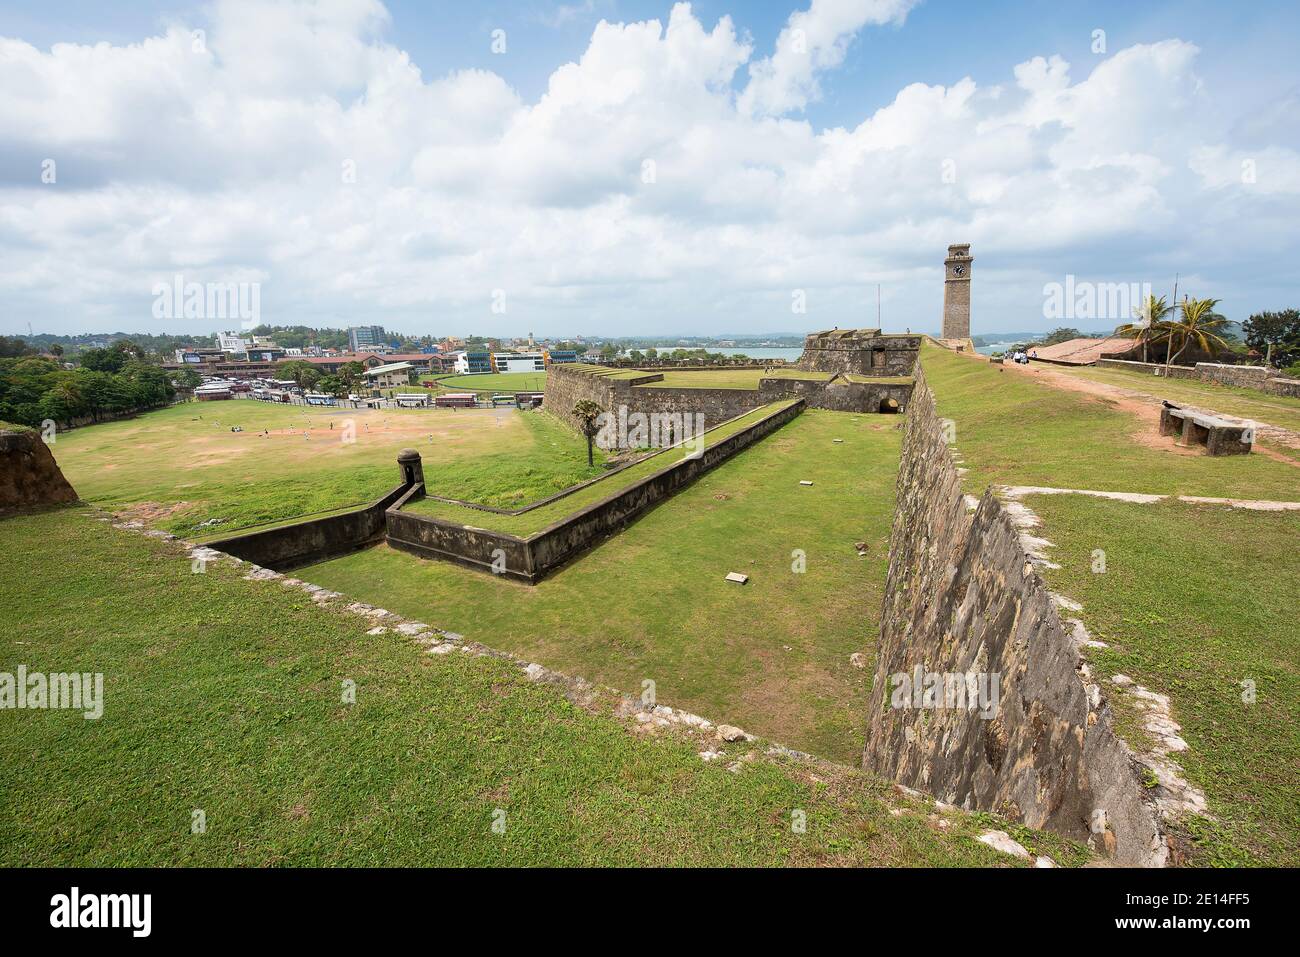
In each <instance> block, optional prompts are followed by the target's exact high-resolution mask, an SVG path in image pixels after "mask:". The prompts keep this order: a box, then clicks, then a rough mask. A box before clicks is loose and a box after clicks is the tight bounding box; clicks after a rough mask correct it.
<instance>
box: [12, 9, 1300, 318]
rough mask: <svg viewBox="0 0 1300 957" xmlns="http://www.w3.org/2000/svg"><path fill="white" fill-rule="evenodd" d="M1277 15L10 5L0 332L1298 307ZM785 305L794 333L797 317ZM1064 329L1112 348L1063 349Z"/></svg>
mask: <svg viewBox="0 0 1300 957" xmlns="http://www.w3.org/2000/svg"><path fill="white" fill-rule="evenodd" d="M1298 41H1300V5H1297V4H1295V3H1293V2H1277V3H1270V2H1260V3H1251V4H1227V3H1197V2H1182V3H1161V2H1150V3H1142V4H1133V3H1129V2H1123V3H1119V2H1116V3H1092V4H1088V5H1086V8H1085V7H1084V5H1072V4H1066V3H1055V4H1044V3H1038V2H1001V0H982V2H978V3H975V2H965V3H956V2H948V0H812V2H811V5H809V0H786V2H785V3H755V2H753V0H747V2H744V3H740V2H737V0H730V2H703V3H694V4H686V3H679V4H675V5H673V4H671V3H668V2H657V3H652V2H639V0H638V2H623V0H604V2H602V0H585V2H584V0H572V2H570V3H560V4H555V3H546V2H536V3H529V4H522V3H520V4H509V3H492V2H488V3H478V4H467V3H446V4H442V3H436V2H434V3H431V2H429V0H419V2H417V0H411V2H404V0H391V2H389V3H387V4H383V3H380V2H379V0H278V2H277V0H215V2H211V3H190V2H186V0H171V2H166V3H161V2H149V0H142V2H136V3H132V4H104V3H100V2H97V0H82V2H67V0H40V2H29V0H17V2H15V0H7V2H6V3H5V4H4V6H3V8H0V333H4V334H15V333H26V332H27V329H28V325H29V323H30V325H31V328H32V329H33V330H34V331H36V332H57V333H72V332H83V331H114V330H126V331H149V332H161V331H177V332H182V331H183V332H196V333H197V332H210V331H212V330H214V329H216V328H218V327H222V326H229V325H232V324H231V323H222V322H220V321H219V320H215V319H211V318H207V317H204V318H192V319H176V320H168V319H159V318H156V315H155V313H156V311H157V308H156V300H157V297H156V295H155V289H156V288H157V286H158V284H159V283H171V282H173V280H174V277H176V276H181V277H182V279H183V281H185V282H193V283H204V284H206V283H213V284H216V283H241V282H243V283H257V284H258V289H259V292H260V310H261V315H260V317H261V319H262V321H264V322H270V323H276V324H290V323H304V324H309V325H334V326H338V325H350V324H359V323H378V324H382V325H384V326H386V327H388V328H389V329H397V330H401V331H405V332H413V333H426V332H427V333H433V334H465V333H469V332H480V333H487V334H496V335H504V334H522V333H526V332H528V331H530V330H531V331H534V332H536V333H537V334H538V335H568V334H587V335H592V334H597V335H598V334H611V335H631V334H708V333H728V332H730V333H759V332H778V331H793V332H801V331H805V330H808V329H818V328H828V327H831V326H841V327H842V326H850V325H875V324H876V309H877V289H878V288H879V291H880V299H881V305H882V313H883V324H884V326H885V327H886V328H887V329H891V330H902V329H904V328H911V329H912V330H926V331H930V330H937V328H938V322H939V313H940V306H941V300H942V259H943V255H944V251H945V248H946V246H947V244H948V243H952V242H969V243H971V244H972V252H973V254H974V255H975V257H976V261H975V267H974V270H973V276H974V284H973V290H972V293H973V302H974V305H973V322H972V324H973V330H974V331H975V332H976V333H979V332H993V331H1003V330H1007V331H1010V330H1032V329H1045V328H1048V327H1051V326H1054V325H1058V324H1060V323H1058V322H1055V321H1053V320H1052V319H1051V318H1049V317H1046V316H1045V315H1044V299H1045V297H1044V285H1045V284H1046V283H1053V282H1056V283H1064V282H1065V280H1066V276H1067V275H1073V276H1075V277H1076V281H1077V282H1108V283H1116V282H1123V283H1151V284H1152V286H1153V287H1154V288H1155V291H1156V292H1157V293H1167V292H1169V291H1170V287H1171V286H1172V284H1173V281H1174V276H1175V274H1180V275H1181V279H1180V285H1179V289H1180V295H1181V293H1182V292H1183V291H1188V292H1191V293H1192V294H1193V295H1198V296H1212V297H1215V298H1219V299H1221V300H1222V304H1221V307H1220V308H1221V311H1223V312H1224V313H1225V314H1227V315H1228V316H1229V317H1230V318H1233V319H1237V320H1240V319H1244V318H1246V317H1247V316H1248V315H1249V314H1250V313H1251V312H1252V311H1256V310H1259V309H1269V308H1282V307H1286V306H1295V305H1300V269H1298V268H1297V262H1300V258H1298V257H1300V229H1297V228H1296V223H1297V222H1300V123H1297V122H1296V119H1295V117H1296V115H1297V113H1298V112H1300V62H1298V61H1297V58H1296V57H1295V55H1294V53H1295V48H1296V46H1297V42H1298ZM799 302H803V303H806V312H802V313H800V312H795V311H794V309H795V308H797V305H798V303H799ZM1069 324H1071V325H1078V326H1080V327H1082V328H1085V329H1086V328H1099V327H1102V326H1107V325H1111V324H1113V323H1111V322H1109V321H1091V322H1090V321H1088V320H1087V319H1080V320H1079V321H1072V322H1070V323H1069Z"/></svg>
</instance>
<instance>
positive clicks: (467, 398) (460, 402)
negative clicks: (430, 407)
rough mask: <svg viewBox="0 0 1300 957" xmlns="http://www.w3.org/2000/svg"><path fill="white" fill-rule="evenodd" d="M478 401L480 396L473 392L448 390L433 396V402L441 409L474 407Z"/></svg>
mask: <svg viewBox="0 0 1300 957" xmlns="http://www.w3.org/2000/svg"><path fill="white" fill-rule="evenodd" d="M477 403H478V396H477V395H475V394H474V393H473V392H448V393H445V394H444V395H436V396H434V397H433V404H434V406H435V407H437V408H439V409H472V408H474V406H475V405H476V404H477Z"/></svg>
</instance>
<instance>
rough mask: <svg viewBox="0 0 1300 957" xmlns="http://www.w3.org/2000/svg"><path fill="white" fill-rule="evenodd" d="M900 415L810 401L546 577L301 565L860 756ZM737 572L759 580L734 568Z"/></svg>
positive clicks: (389, 562) (449, 622)
mask: <svg viewBox="0 0 1300 957" xmlns="http://www.w3.org/2000/svg"><path fill="white" fill-rule="evenodd" d="M895 422H897V420H896V419H891V418H885V417H881V416H868V415H864V416H851V415H843V414H839V413H834V412H824V411H819V410H809V411H806V412H804V413H803V414H802V415H800V416H799V417H798V418H796V419H795V420H794V421H792V422H790V423H788V424H787V425H785V426H783V427H782V428H781V429H779V430H778V431H777V432H775V433H773V434H772V435H770V436H768V437H767V438H765V439H763V440H762V441H761V442H759V443H757V444H755V445H753V446H750V447H749V448H748V449H746V450H744V451H743V452H741V453H739V454H738V455H736V456H735V457H733V458H732V459H730V460H728V461H727V462H725V463H723V464H722V465H720V466H718V467H717V468H716V469H714V470H713V471H711V472H709V473H707V474H706V475H704V476H703V477H702V478H700V479H699V480H698V481H697V482H695V483H694V484H693V485H691V486H689V487H688V488H686V489H684V490H683V491H682V492H680V493H678V494H677V495H676V496H674V497H673V498H672V499H669V500H668V501H667V502H664V503H663V504H661V505H660V506H658V507H657V508H655V509H653V510H651V511H650V512H648V513H647V514H645V515H643V516H642V517H641V518H639V519H638V520H637V521H636V522H635V523H634V524H633V525H631V526H629V527H628V528H626V529H624V530H623V531H622V532H620V533H619V534H617V535H615V536H613V537H611V538H609V539H608V540H606V541H604V542H603V543H601V544H599V545H598V546H597V547H595V548H594V549H592V550H591V551H590V552H588V553H587V554H585V555H584V556H583V557H582V558H580V559H579V560H578V561H576V562H573V563H571V564H569V565H567V566H566V567H564V568H562V569H561V570H560V571H559V572H557V573H556V574H554V575H553V576H551V577H549V578H547V579H546V580H544V581H542V582H541V583H540V584H538V585H535V586H529V585H522V584H517V583H513V582H507V581H503V580H500V579H497V578H494V577H493V576H491V575H486V574H484V573H482V572H479V571H474V570H470V569H465V568H461V567H460V566H458V565H453V564H451V563H448V562H441V561H426V560H423V559H420V558H416V557H415V556H412V555H409V554H407V553H405V552H399V551H395V550H392V549H388V548H387V547H379V548H376V549H372V550H370V551H366V552H361V553H357V554H355V555H351V556H348V557H345V558H341V559H338V560H335V561H330V562H326V563H324V564H320V565H316V566H313V567H311V568H306V569H302V570H300V571H298V572H296V574H297V575H299V576H300V577H302V578H305V579H306V580H308V581H312V582H316V583H317V584H320V585H324V586H326V587H329V588H333V589H336V590H339V591H342V592H344V593H346V594H348V595H352V596H355V597H357V598H360V599H362V600H364V601H369V602H374V603H378V604H381V605H382V606H383V607H385V608H389V609H392V610H394V611H398V612H400V613H402V614H406V615H409V616H411V617H413V618H418V619H419V620H421V621H428V622H432V623H436V624H438V625H440V626H441V627H444V628H448V629H451V630H453V631H456V632H459V633H461V634H464V635H465V636H466V637H468V638H470V639H473V640H477V641H481V642H483V643H484V644H486V645H488V646H490V647H494V648H501V649H503V650H505V651H512V652H516V653H518V654H520V655H523V656H525V657H527V658H529V659H530V660H535V661H540V662H541V663H542V664H545V665H547V666H549V667H552V668H555V669H556V670H559V671H563V672H566V673H569V674H578V675H582V676H583V677H586V678H589V679H591V680H594V681H599V682H603V683H605V684H609V685H611V686H614V687H618V688H622V689H624V690H626V691H629V692H633V693H638V694H639V693H640V691H641V688H642V682H643V681H645V680H652V681H654V682H655V683H656V688H657V693H658V697H659V699H660V700H662V701H665V702H669V703H671V704H673V705H674V706H676V707H682V708H686V709H688V710H691V711H695V712H696V713H698V714H703V715H705V716H708V717H710V718H712V719H714V720H719V721H728V722H730V723H733V724H737V725H739V726H741V727H743V728H745V729H747V730H750V731H752V732H755V733H761V734H765V735H768V736H769V737H771V738H773V739H775V740H777V741H781V742H783V743H784V744H787V745H789V746H791V747H797V748H802V749H805V750H808V751H812V752H814V753H816V754H819V755H822V756H824V757H829V758H834V759H836V760H839V761H844V762H850V763H854V764H856V763H858V761H859V759H860V754H861V750H862V746H863V742H864V735H865V727H866V710H865V709H866V701H867V696H868V692H869V689H870V684H871V676H872V669H873V668H874V648H875V642H876V637H877V634H878V630H879V629H878V621H879V614H880V608H881V604H882V600H883V588H884V577H885V568H886V565H887V555H888V538H889V529H890V523H891V520H892V513H893V502H894V480H895V474H896V471H897V467H898V448H899V433H898V432H897V431H896V430H895V429H893V428H892V426H893V424H894V423H895ZM837 438H840V439H843V440H844V441H843V442H842V443H836V442H835V441H834V440H835V439H837ZM802 479H810V480H812V481H813V482H814V483H815V484H814V485H812V486H800V485H799V481H800V480H802ZM480 514H481V513H480ZM858 541H863V542H866V543H867V545H868V547H869V555H868V557H866V558H859V557H858V555H857V552H856V550H855V549H854V543H855V542H858ZM796 549H798V550H802V551H803V553H804V555H805V558H806V571H805V572H803V573H797V572H795V571H794V570H793V568H794V563H795V561H796V560H797V556H795V555H794V552H795V550H796ZM730 571H739V572H743V573H745V574H748V575H749V576H751V577H750V581H749V583H748V584H747V585H744V586H738V585H734V584H731V583H729V582H726V581H724V577H725V576H726V574H727V572H730ZM854 652H863V653H865V655H866V658H867V665H866V667H865V668H863V669H858V668H854V667H853V666H852V665H851V664H850V663H849V656H850V655H852V654H853V653H854Z"/></svg>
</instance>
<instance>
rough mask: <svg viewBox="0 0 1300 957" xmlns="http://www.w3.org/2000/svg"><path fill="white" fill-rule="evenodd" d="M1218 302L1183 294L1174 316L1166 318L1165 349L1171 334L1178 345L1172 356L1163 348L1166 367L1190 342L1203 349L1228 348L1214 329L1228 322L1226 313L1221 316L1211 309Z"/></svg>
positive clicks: (1172, 342)
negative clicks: (1167, 319)
mask: <svg viewBox="0 0 1300 957" xmlns="http://www.w3.org/2000/svg"><path fill="white" fill-rule="evenodd" d="M1218 304H1219V300H1217V299H1188V298H1187V297H1186V296H1184V297H1183V301H1182V302H1180V303H1179V304H1178V318H1177V319H1173V320H1170V322H1169V323H1168V326H1169V346H1168V349H1173V347H1174V337H1175V336H1177V337H1178V338H1180V339H1181V341H1182V345H1180V346H1179V347H1178V351H1177V352H1175V353H1174V354H1173V355H1172V356H1170V355H1169V352H1168V349H1167V350H1166V352H1165V355H1166V359H1165V369H1166V370H1168V368H1169V366H1170V365H1172V364H1173V362H1174V360H1175V359H1177V358H1178V357H1179V356H1181V355H1182V354H1183V352H1184V351H1186V349H1187V347H1188V346H1189V345H1191V344H1192V343H1193V342H1195V343H1196V345H1197V347H1198V348H1200V349H1202V350H1204V351H1205V352H1214V351H1217V350H1219V349H1227V348H1229V346H1228V344H1227V343H1226V342H1224V341H1223V339H1222V338H1220V336H1219V335H1218V334H1217V331H1218V330H1219V329H1222V328H1223V327H1224V326H1225V325H1226V324H1227V322H1228V320H1227V317H1226V316H1221V315H1219V314H1218V313H1217V312H1215V311H1214V307H1215V306H1217V305H1218Z"/></svg>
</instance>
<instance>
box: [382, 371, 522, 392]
mask: <svg viewBox="0 0 1300 957" xmlns="http://www.w3.org/2000/svg"><path fill="white" fill-rule="evenodd" d="M420 378H421V381H425V380H428V379H429V378H430V377H429V376H421V377H420ZM434 378H435V380H436V381H437V383H438V384H437V385H436V386H435V387H434V389H433V390H432V391H434V392H487V393H489V394H490V393H494V392H543V391H545V390H546V373H545V372H482V373H475V374H472V375H439V376H436V377H434ZM398 391H401V390H398Z"/></svg>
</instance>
